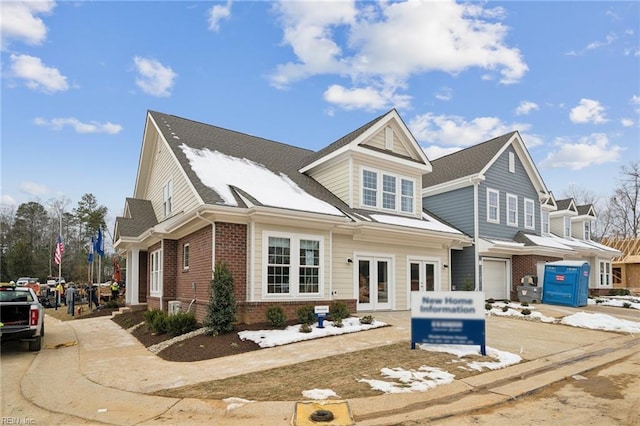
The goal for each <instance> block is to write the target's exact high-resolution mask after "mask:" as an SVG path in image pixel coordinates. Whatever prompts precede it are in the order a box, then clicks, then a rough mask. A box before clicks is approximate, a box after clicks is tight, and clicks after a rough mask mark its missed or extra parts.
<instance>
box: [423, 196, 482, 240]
mask: <svg viewBox="0 0 640 426" xmlns="http://www.w3.org/2000/svg"><path fill="white" fill-rule="evenodd" d="M422 206H423V207H424V208H425V209H427V210H428V211H429V212H431V213H433V214H434V215H436V216H438V217H439V218H441V219H443V220H445V221H446V222H447V223H449V224H450V225H453V226H455V227H456V228H458V229H459V230H460V231H462V232H464V233H465V234H467V235H473V230H474V229H473V186H469V187H466V188H461V189H456V190H454V191H451V192H447V193H444V194H438V195H432V196H429V197H425V198H423V199H422Z"/></svg>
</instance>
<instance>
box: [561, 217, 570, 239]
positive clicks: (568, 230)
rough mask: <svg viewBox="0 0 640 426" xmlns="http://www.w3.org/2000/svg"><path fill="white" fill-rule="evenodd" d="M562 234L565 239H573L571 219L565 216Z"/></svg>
mask: <svg viewBox="0 0 640 426" xmlns="http://www.w3.org/2000/svg"><path fill="white" fill-rule="evenodd" d="M567 224H569V226H568V229H567ZM562 232H563V235H564V237H565V238H570V237H571V218H570V217H568V216H565V217H564V218H563V221H562Z"/></svg>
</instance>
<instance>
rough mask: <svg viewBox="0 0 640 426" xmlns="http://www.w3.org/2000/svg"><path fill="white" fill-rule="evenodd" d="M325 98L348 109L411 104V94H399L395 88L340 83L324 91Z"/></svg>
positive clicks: (368, 108) (381, 107)
mask: <svg viewBox="0 0 640 426" xmlns="http://www.w3.org/2000/svg"><path fill="white" fill-rule="evenodd" d="M323 96H324V99H325V100H326V101H327V102H329V103H331V104H334V105H338V106H341V107H342V108H344V109H346V110H351V109H358V108H360V109H365V110H375V109H383V108H389V107H392V106H393V107H396V108H403V107H406V106H408V105H409V103H410V99H411V98H410V96H408V95H399V94H397V93H395V91H394V90H393V89H384V88H383V89H382V90H379V89H376V88H374V87H370V86H369V87H363V88H352V89H349V88H345V87H343V86H340V85H338V84H334V85H331V86H329V88H328V89H327V90H326V91H325V92H324V95H323Z"/></svg>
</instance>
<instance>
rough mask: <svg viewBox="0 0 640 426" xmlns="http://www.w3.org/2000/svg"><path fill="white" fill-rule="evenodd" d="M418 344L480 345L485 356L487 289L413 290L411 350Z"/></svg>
mask: <svg viewBox="0 0 640 426" xmlns="http://www.w3.org/2000/svg"><path fill="white" fill-rule="evenodd" d="M416 343H426V344H434V345H480V350H481V353H482V355H486V354H487V353H486V333H485V319H484V292H478V291H412V292H411V349H415V348H416Z"/></svg>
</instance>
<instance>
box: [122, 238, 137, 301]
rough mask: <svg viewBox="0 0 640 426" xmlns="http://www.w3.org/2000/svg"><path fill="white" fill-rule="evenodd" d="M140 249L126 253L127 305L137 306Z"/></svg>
mask: <svg viewBox="0 0 640 426" xmlns="http://www.w3.org/2000/svg"><path fill="white" fill-rule="evenodd" d="M139 259H140V249H137V248H136V249H131V250H129V251H127V280H126V282H127V292H126V293H125V302H126V303H127V305H139V304H140V300H139V299H138V291H139V289H140V261H139Z"/></svg>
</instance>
